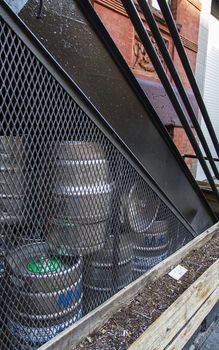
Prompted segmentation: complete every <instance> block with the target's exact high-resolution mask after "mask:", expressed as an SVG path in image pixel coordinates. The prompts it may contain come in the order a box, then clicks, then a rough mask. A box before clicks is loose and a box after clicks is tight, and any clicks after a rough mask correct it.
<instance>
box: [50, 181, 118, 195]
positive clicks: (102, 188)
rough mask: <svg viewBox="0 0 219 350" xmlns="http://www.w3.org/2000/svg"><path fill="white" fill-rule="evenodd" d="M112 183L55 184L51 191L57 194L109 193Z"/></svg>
mask: <svg viewBox="0 0 219 350" xmlns="http://www.w3.org/2000/svg"><path fill="white" fill-rule="evenodd" d="M113 185H114V183H111V184H103V185H102V184H101V185H91V186H86V185H85V186H63V185H59V186H56V187H55V188H54V189H53V190H52V193H53V194H54V195H58V196H84V195H85V196H86V195H95V194H105V193H110V192H111V191H112V190H113ZM57 187H58V188H57Z"/></svg>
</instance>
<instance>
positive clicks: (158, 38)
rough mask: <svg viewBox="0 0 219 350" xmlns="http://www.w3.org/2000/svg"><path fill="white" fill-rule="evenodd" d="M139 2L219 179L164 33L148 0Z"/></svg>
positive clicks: (218, 177)
mask: <svg viewBox="0 0 219 350" xmlns="http://www.w3.org/2000/svg"><path fill="white" fill-rule="evenodd" d="M138 3H139V6H140V8H141V10H142V13H143V15H144V17H145V19H146V21H147V23H148V25H149V28H150V30H151V32H152V34H153V36H154V38H155V40H156V43H157V45H158V48H159V50H160V52H161V54H162V56H163V58H164V60H165V64H166V65H167V68H168V69H169V72H170V73H171V75H172V78H173V80H174V82H175V85H176V87H177V89H178V91H179V94H180V96H181V98H182V101H183V103H184V105H185V107H186V110H187V112H188V114H189V117H190V119H191V121H192V123H193V126H194V128H195V130H196V132H197V135H198V137H199V140H200V142H201V144H202V147H203V149H204V151H205V152H206V156H207V158H208V160H209V162H210V164H211V167H212V170H213V172H214V175H215V176H216V178H217V179H219V173H218V169H217V167H216V165H215V163H214V160H213V157H212V155H211V151H210V149H209V147H208V144H207V141H206V139H205V137H204V134H203V132H202V129H201V127H200V124H199V122H198V120H197V118H196V115H195V112H194V110H193V108H192V106H191V103H190V101H189V98H188V96H187V94H186V92H185V89H184V87H183V83H182V81H181V79H180V76H179V74H178V72H177V70H176V68H175V65H174V63H173V61H172V58H171V56H170V53H169V51H168V49H167V47H166V44H165V42H164V39H163V37H162V35H161V33H160V30H159V28H158V26H157V23H156V21H155V19H154V16H153V14H152V12H151V10H150V7H149V5H148V3H147V1H145V0H138Z"/></svg>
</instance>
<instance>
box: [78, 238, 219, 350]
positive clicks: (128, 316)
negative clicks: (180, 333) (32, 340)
mask: <svg viewBox="0 0 219 350" xmlns="http://www.w3.org/2000/svg"><path fill="white" fill-rule="evenodd" d="M218 258H219V235H218V234H217V235H216V236H214V237H213V238H212V239H211V240H210V241H209V242H208V243H206V245H205V246H204V247H201V248H200V249H199V250H195V251H193V252H191V253H190V254H189V255H188V256H187V257H185V258H184V259H183V261H182V262H181V265H183V266H184V267H186V268H187V269H188V272H187V273H186V274H185V275H184V276H183V277H182V278H181V279H180V280H179V281H175V280H174V279H172V278H171V277H170V276H169V275H167V274H166V275H164V276H163V277H161V278H159V279H158V280H157V281H155V282H152V283H150V285H148V286H146V287H145V288H144V289H143V290H142V291H141V292H140V293H139V294H138V295H137V296H136V297H135V299H134V300H132V301H131V302H130V303H129V304H126V305H124V307H122V308H121V309H119V310H118V311H117V312H116V313H115V314H114V315H113V316H112V317H111V318H110V319H109V320H108V321H107V322H106V323H105V324H104V325H103V326H102V327H101V328H100V329H98V330H97V331H96V332H95V333H93V334H91V335H90V336H89V337H87V338H86V339H85V340H84V341H83V342H82V343H80V344H79V345H78V346H77V347H74V348H72V350H73V349H74V350H81V349H86V350H125V349H127V348H128V347H129V346H130V345H131V344H132V343H133V342H134V341H135V340H136V339H137V338H138V337H139V336H140V335H141V334H142V333H143V332H144V331H145V330H146V329H147V328H148V327H149V326H150V325H151V324H152V323H153V322H154V321H155V320H156V319H157V318H158V317H159V316H160V315H161V314H162V313H163V312H164V311H165V310H166V309H167V308H168V307H169V306H170V305H171V304H172V303H173V302H174V301H175V300H176V299H177V298H178V297H179V296H180V294H182V293H183V292H184V291H185V290H186V289H187V288H188V287H189V286H190V285H191V284H192V283H193V282H195V280H196V279H197V278H198V277H199V276H200V275H202V274H203V273H204V271H205V270H207V268H208V267H210V265H212V264H213V263H214V262H215V261H216V260H217V259H218Z"/></svg>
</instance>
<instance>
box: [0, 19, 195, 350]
mask: <svg viewBox="0 0 219 350" xmlns="http://www.w3.org/2000/svg"><path fill="white" fill-rule="evenodd" d="M0 43H1V45H0V62H1V65H0V72H1V80H2V96H3V103H2V112H3V113H2V115H3V121H2V126H1V134H0V156H1V157H0V220H1V228H0V229H1V230H0V279H1V298H0V312H1V324H0V333H1V334H0V344H1V349H17V350H19V349H22V350H23V349H37V348H38V347H39V346H40V345H41V344H43V343H45V342H47V341H48V340H49V339H51V338H53V337H54V336H55V335H56V334H58V333H59V332H61V331H62V330H64V329H65V328H66V327H68V326H70V325H71V324H73V323H74V322H75V321H77V320H78V319H80V318H81V317H82V316H83V315H85V314H86V313H88V312H89V311H91V310H92V309H94V308H95V307H97V306H98V305H100V304H101V303H103V302H104V301H105V300H107V299H108V298H109V297H111V296H112V295H113V294H115V293H116V292H118V291H119V290H121V289H122V288H123V287H125V286H127V285H128V284H129V283H130V282H131V281H133V280H134V279H136V278H137V277H139V276H140V275H142V274H143V273H144V272H145V271H147V270H149V269H150V268H152V267H153V266H154V265H156V264H157V263H159V262H160V261H162V260H163V259H165V258H166V257H167V256H168V255H170V254H171V253H173V252H174V251H175V250H177V249H179V248H180V247H181V246H182V245H183V244H185V243H187V242H188V241H189V240H190V239H192V237H191V235H190V233H189V232H188V231H187V229H186V228H185V227H184V226H183V225H182V223H181V222H180V221H179V220H178V219H177V218H176V217H175V216H174V214H173V213H172V212H171V211H170V209H168V207H167V206H166V205H165V204H164V203H163V202H162V200H161V199H160V198H159V197H158V195H157V194H156V193H155V192H154V191H153V190H152V189H151V188H150V187H149V186H148V184H147V183H146V182H145V180H143V178H142V177H141V176H140V175H139V174H138V173H137V172H136V170H135V169H134V168H133V167H132V166H131V165H130V163H129V162H128V161H127V159H126V158H124V156H123V155H122V154H121V153H120V152H119V151H118V150H117V149H116V147H115V146H114V145H113V144H112V143H111V141H109V139H107V137H106V136H105V135H104V134H103V133H102V131H101V130H100V129H98V127H97V126H96V125H95V124H94V123H93V121H91V119H90V118H89V116H88V115H86V114H85V112H84V111H83V110H82V108H81V107H80V106H79V105H77V103H76V102H75V101H74V100H73V99H72V98H71V97H70V96H69V95H68V94H67V92H66V91H65V90H64V89H63V87H61V86H60V85H59V84H58V82H57V81H56V80H55V79H54V77H53V76H52V75H51V74H50V73H49V72H48V71H47V70H46V68H45V67H44V66H43V65H42V63H41V62H40V61H39V60H38V59H37V58H36V57H35V56H34V54H33V53H32V52H31V51H30V50H29V49H28V48H27V47H26V46H25V45H24V43H23V42H22V41H21V40H20V39H19V37H18V36H17V35H16V34H15V33H14V32H13V31H12V30H11V29H10V28H9V27H8V25H7V24H6V23H5V22H4V20H3V19H1V27H0Z"/></svg>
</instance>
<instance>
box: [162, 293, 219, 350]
mask: <svg viewBox="0 0 219 350" xmlns="http://www.w3.org/2000/svg"><path fill="white" fill-rule="evenodd" d="M218 300H219V288H217V289H216V290H215V291H214V292H213V293H212V294H211V295H210V296H209V298H208V299H207V300H206V302H205V303H204V304H203V305H202V306H201V307H200V309H199V310H198V311H197V313H196V314H195V315H194V316H193V317H192V318H191V319H190V321H189V322H188V323H187V324H186V325H185V327H184V328H183V330H182V331H181V332H180V333H179V334H178V335H177V337H176V338H175V339H174V340H173V342H172V343H171V344H170V345H168V346H167V348H166V349H165V350H179V349H182V348H183V347H184V346H185V345H186V343H187V342H188V341H189V339H190V338H191V337H192V335H193V334H194V333H195V331H196V330H197V328H198V327H199V326H200V324H201V323H202V321H204V319H205V317H206V316H207V315H208V314H209V312H210V311H211V310H212V309H213V307H214V306H215V304H216V303H217V301H218Z"/></svg>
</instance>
